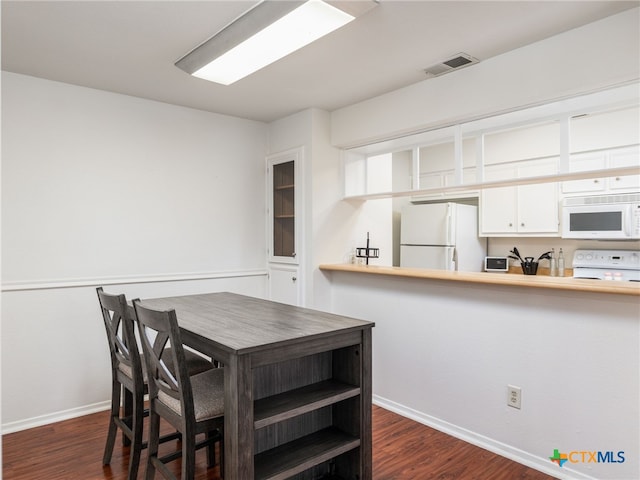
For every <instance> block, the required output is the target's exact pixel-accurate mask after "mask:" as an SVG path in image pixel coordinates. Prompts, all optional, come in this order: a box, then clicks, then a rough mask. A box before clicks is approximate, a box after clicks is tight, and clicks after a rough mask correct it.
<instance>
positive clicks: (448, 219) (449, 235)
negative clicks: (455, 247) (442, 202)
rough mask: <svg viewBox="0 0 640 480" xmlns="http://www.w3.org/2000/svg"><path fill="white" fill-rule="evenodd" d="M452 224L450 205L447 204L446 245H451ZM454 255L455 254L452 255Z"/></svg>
mask: <svg viewBox="0 0 640 480" xmlns="http://www.w3.org/2000/svg"><path fill="white" fill-rule="evenodd" d="M452 222H453V219H452V214H451V204H450V203H448V204H447V232H446V235H447V239H446V240H447V244H448V245H451V244H452V243H453V239H452V238H451V224H452ZM454 255H455V254H454Z"/></svg>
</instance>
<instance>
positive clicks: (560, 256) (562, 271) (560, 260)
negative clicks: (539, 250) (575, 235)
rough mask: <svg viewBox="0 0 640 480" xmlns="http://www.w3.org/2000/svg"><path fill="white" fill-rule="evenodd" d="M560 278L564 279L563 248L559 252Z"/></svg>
mask: <svg viewBox="0 0 640 480" xmlns="http://www.w3.org/2000/svg"><path fill="white" fill-rule="evenodd" d="M558 276H559V277H564V253H562V248H560V252H558Z"/></svg>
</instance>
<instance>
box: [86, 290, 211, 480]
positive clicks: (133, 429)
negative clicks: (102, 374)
mask: <svg viewBox="0 0 640 480" xmlns="http://www.w3.org/2000/svg"><path fill="white" fill-rule="evenodd" d="M96 291H97V293H98V301H99V302H100V309H101V311H102V317H103V320H104V325H105V328H106V331H107V339H108V343H109V351H110V356H111V379H112V380H111V414H110V416H109V429H108V433H107V441H106V444H105V447H104V454H103V458H102V463H103V464H104V465H108V464H109V463H111V456H112V454H113V447H114V445H115V440H116V434H117V430H118V428H120V430H121V431H122V434H123V444H124V445H125V446H127V445H131V450H130V455H129V472H128V479H129V480H135V478H136V477H137V474H138V468H139V464H140V454H141V452H142V449H144V448H146V447H147V444H146V442H143V441H142V433H143V422H144V417H145V416H147V415H148V410H146V409H145V408H144V395H145V394H146V393H147V392H148V384H147V372H146V368H145V367H144V362H143V357H142V355H141V354H140V350H139V348H138V342H137V341H136V335H135V328H134V324H133V322H134V316H135V312H134V310H133V306H130V305H128V304H127V300H126V297H125V295H112V294H109V293H105V292H104V290H103V289H102V287H99V288H97V289H96ZM186 363H187V371H188V372H189V374H192V375H195V374H198V373H201V372H204V371H206V370H210V369H212V368H213V365H212V363H211V361H210V360H208V359H206V358H204V357H202V356H200V355H197V354H196V353H194V352H189V351H188V352H186ZM168 368H169V369H170V370H171V371H173V370H174V365H173V364H169V365H168ZM123 393H124V408H122V409H121V402H122V400H123V399H122V397H123ZM121 410H122V412H121ZM179 436H180V435H179V433H173V434H169V435H166V436H165V437H163V439H162V440H163V441H168V440H171V439H175V438H179Z"/></svg>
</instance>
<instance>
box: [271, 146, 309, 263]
mask: <svg viewBox="0 0 640 480" xmlns="http://www.w3.org/2000/svg"><path fill="white" fill-rule="evenodd" d="M300 155H301V152H300V151H299V150H295V151H291V152H287V153H283V154H278V155H273V156H270V157H268V158H267V171H268V186H267V194H268V196H269V198H268V205H269V218H268V225H269V229H268V230H269V232H268V235H269V245H268V250H269V261H270V262H278V263H292V264H298V263H299V245H300V216H299V214H298V213H299V206H300V205H301V204H302V203H301V201H300V198H301V197H300V185H301V182H300V181H299V179H300V171H299V170H300V168H299V166H300V162H299V158H300Z"/></svg>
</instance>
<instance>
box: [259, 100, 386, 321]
mask: <svg viewBox="0 0 640 480" xmlns="http://www.w3.org/2000/svg"><path fill="white" fill-rule="evenodd" d="M330 125H331V116H330V114H329V113H328V112H325V111H323V110H319V109H308V110H304V111H302V112H298V113H296V114H294V115H290V116H288V117H286V118H283V119H280V120H278V121H276V122H273V123H271V124H270V125H269V147H268V150H269V153H271V154H274V153H278V152H282V151H286V150H289V149H292V148H297V147H301V146H302V147H304V152H305V154H304V155H305V158H304V162H303V165H302V168H303V169H304V179H305V180H304V184H303V188H304V193H303V196H304V199H305V200H304V211H303V215H304V218H303V219H302V221H303V222H304V248H303V259H302V260H301V262H302V268H303V274H302V275H303V277H304V282H305V285H304V300H305V301H304V304H305V305H306V306H308V307H312V308H324V309H329V308H330V306H331V301H330V289H329V285H328V284H327V283H326V277H325V276H324V275H323V274H322V273H321V272H320V271H319V270H318V265H320V264H322V263H332V262H336V261H339V262H341V261H346V260H347V258H348V256H349V254H350V253H351V252H352V251H353V250H354V249H355V248H356V247H364V246H365V245H366V235H367V232H370V235H371V245H372V246H375V247H380V248H381V252H383V254H384V255H386V256H387V257H386V259H385V258H382V259H381V261H380V262H378V261H377V260H372V261H371V263H372V264H373V263H380V264H382V262H384V261H389V262H390V261H391V251H392V248H391V245H392V237H391V231H390V230H389V229H388V228H387V226H386V225H385V224H384V223H381V222H379V221H377V219H379V218H381V217H382V218H386V217H388V216H390V215H391V202H390V201H388V200H380V201H374V202H367V203H366V204H364V203H362V202H358V201H356V202H346V201H343V200H342V197H343V184H344V180H343V176H342V159H341V157H340V151H339V150H338V149H336V148H335V147H333V146H332V145H331V144H330Z"/></svg>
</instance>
